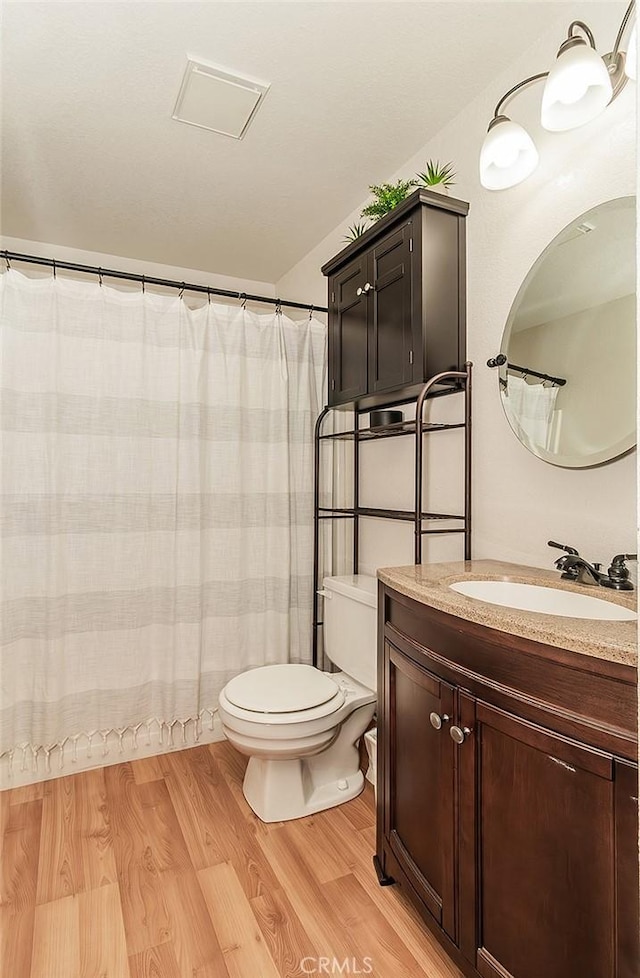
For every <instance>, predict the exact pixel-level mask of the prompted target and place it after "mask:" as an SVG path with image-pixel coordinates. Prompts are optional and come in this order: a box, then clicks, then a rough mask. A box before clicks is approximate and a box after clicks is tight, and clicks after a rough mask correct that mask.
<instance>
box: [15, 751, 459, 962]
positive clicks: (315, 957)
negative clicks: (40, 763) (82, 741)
mask: <svg viewBox="0 0 640 978" xmlns="http://www.w3.org/2000/svg"><path fill="white" fill-rule="evenodd" d="M244 766H245V761H244V758H242V757H240V755H238V754H237V753H236V752H235V751H234V750H233V748H232V747H231V746H230V745H229V744H227V743H220V744H213V745H210V746H206V747H195V748H193V749H190V750H185V751H181V752H180V753H174V754H167V755H164V756H162V757H153V758H148V759H143V760H140V761H135V762H133V763H128V764H119V765H115V766H113V767H107V768H104V769H100V770H95V771H88V772H84V773H82V774H78V775H74V776H69V777H65V778H59V779H57V780H54V781H48V782H46V783H43V784H38V785H30V786H28V787H25V788H14V789H12V790H11V791H6V792H3V794H2V797H1V799H0V801H1V803H2V807H1V817H0V827H1V832H2V849H3V853H2V887H1V898H2V942H1V954H2V958H1V961H0V974H2V975H6V976H7V978H9V976H10V978H293V976H299V978H302V976H304V975H305V974H314V973H315V974H332V973H333V974H343V975H344V974H354V973H355V974H367V973H368V974H371V975H373V976H374V978H461V975H460V972H459V971H458V969H457V968H456V967H455V966H454V965H453V964H452V963H451V962H450V961H449V960H448V959H447V957H446V955H445V954H444V952H443V951H442V950H440V948H439V947H438V945H437V944H436V943H435V941H434V940H433V939H432V938H431V937H430V935H429V934H428V933H427V932H426V931H425V929H424V927H423V925H422V924H421V923H420V921H419V919H418V917H417V915H416V914H415V912H414V911H413V909H412V908H411V907H410V905H409V904H408V903H407V902H406V901H405V899H404V898H403V896H402V895H401V894H400V893H399V892H398V891H397V889H396V888H395V887H385V888H381V887H380V886H378V883H377V880H376V878H375V874H374V871H373V867H372V863H371V856H372V853H373V851H374V848H375V828H374V807H373V792H372V790H371V788H370V787H369V786H368V785H367V788H366V789H365V792H364V793H363V794H362V795H360V797H359V798H356V799H355V800H354V801H351V802H348V803H347V804H346V805H343V806H341V807H339V808H333V809H330V810H329V811H327V812H321V813H319V814H318V815H314V816H312V817H310V818H306V819H301V820H298V821H294V822H280V823H274V824H272V825H265V824H263V823H262V822H260V821H259V819H257V818H256V817H255V815H254V814H253V812H252V811H251V810H250V809H249V807H248V805H247V804H246V802H245V801H244V798H243V797H242V778H243V775H244ZM321 958H324V959H325V962H324V963H323V962H322V961H320V960H319V959H321ZM333 959H335V963H334V961H333ZM345 961H346V962H347V963H346V965H345ZM339 969H342V970H341V971H340V970H339ZM357 969H359V970H357Z"/></svg>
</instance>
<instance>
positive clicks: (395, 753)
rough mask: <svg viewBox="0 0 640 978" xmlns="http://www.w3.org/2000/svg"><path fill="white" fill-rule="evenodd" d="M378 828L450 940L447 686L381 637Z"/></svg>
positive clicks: (450, 777)
mask: <svg viewBox="0 0 640 978" xmlns="http://www.w3.org/2000/svg"><path fill="white" fill-rule="evenodd" d="M384 654H385V659H386V663H385V667H386V669H385V675H386V677H387V682H386V688H385V696H386V698H387V702H386V704H385V710H384V716H385V718H386V730H385V731H384V749H385V751H386V757H385V767H386V770H387V771H388V772H389V777H388V780H387V783H386V784H385V786H384V790H385V793H386V794H385V799H384V834H385V837H386V839H387V840H388V843H389V845H390V847H391V849H392V851H393V854H394V856H395V857H396V859H397V860H398V862H399V864H400V866H401V868H402V869H403V871H404V872H405V873H406V875H407V877H408V878H409V880H410V882H411V885H412V886H413V888H414V889H415V891H416V892H417V894H418V896H419V897H420V898H421V900H422V902H423V904H424V906H425V907H426V909H427V910H428V911H429V913H430V914H431V915H432V916H433V917H434V918H435V920H436V921H437V922H438V924H439V925H440V926H441V927H442V928H443V930H445V931H446V933H447V934H449V936H450V937H451V938H452V939H454V940H455V906H454V882H455V873H454V787H455V786H454V749H455V745H454V743H453V741H452V739H451V737H450V736H449V727H450V725H451V718H452V716H453V709H454V693H453V688H452V687H451V686H449V685H448V684H447V683H445V682H443V681H442V680H441V679H439V678H438V677H437V676H434V675H432V673H430V672H428V671H427V670H426V669H423V668H421V667H420V666H418V665H416V664H415V662H413V661H412V660H411V659H410V658H409V657H408V656H406V655H404V654H403V653H402V652H400V651H399V649H397V648H395V646H393V645H391V644H389V643H388V642H385V647H384Z"/></svg>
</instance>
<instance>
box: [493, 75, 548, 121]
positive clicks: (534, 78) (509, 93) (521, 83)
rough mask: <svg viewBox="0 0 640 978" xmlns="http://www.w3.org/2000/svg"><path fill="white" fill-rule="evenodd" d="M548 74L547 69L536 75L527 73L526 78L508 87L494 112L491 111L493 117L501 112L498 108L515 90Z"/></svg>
mask: <svg viewBox="0 0 640 978" xmlns="http://www.w3.org/2000/svg"><path fill="white" fill-rule="evenodd" d="M548 74H549V72H548V71H541V72H539V73H538V74H537V75H529V77H528V78H524V79H523V80H522V81H519V82H518V84H517V85H514V86H513V88H510V89H509V91H508V92H505V94H504V95H503V96H502V98H501V99H500V101H499V102H498V104H497V105H496V108H495V112H494V113H493V118H494V119H496V118H497V117H498V116H499V115H500V114H501V112H500V110H501V109H502V107H503V105H504V104H505V102H507V101H508V100H509V99H510V98H511V96H512V95H515V94H516V92H519V91H520V89H521V88H524V87H525V86H526V85H531V84H533V82H537V81H540V80H541V79H542V78H546V77H547V75H548Z"/></svg>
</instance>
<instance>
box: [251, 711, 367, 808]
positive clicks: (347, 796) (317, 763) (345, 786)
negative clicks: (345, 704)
mask: <svg viewBox="0 0 640 978" xmlns="http://www.w3.org/2000/svg"><path fill="white" fill-rule="evenodd" d="M374 709H375V704H373V703H372V704H368V705H367V706H361V707H360V708H359V709H357V710H355V711H354V712H353V713H352V714H351V715H350V716H349V717H348V718H347V719H346V720H345V722H344V723H343V724H342V726H341V727H340V729H339V731H338V735H337V737H336V739H335V740H334V742H333V743H332V744H331V746H330V747H327V748H325V749H324V750H322V751H320V753H318V754H314V755H312V756H311V757H302V758H286V759H279V758H269V757H256V756H253V757H251V758H250V759H249V763H248V765H247V770H246V772H245V776H244V784H243V792H244V797H245V798H246V800H247V802H248V803H249V805H250V807H251V808H252V809H253V811H254V812H255V813H256V815H257V816H258V818H259V819H261V820H262V821H263V822H287V821H289V820H291V819H294V818H304V817H305V816H306V815H313V814H314V813H315V812H321V811H323V810H324V809H326V808H334V807H335V806H336V805H342V804H343V803H344V802H346V801H351V799H352V798H355V797H356V796H357V795H359V794H360V792H361V791H362V789H363V787H364V775H363V773H362V771H361V770H360V755H359V752H358V749H357V747H356V743H357V741H358V740H359V738H360V736H361V735H362V733H363V731H364V729H366V727H367V726H368V725H369V721H370V719H371V717H372V716H373V712H374Z"/></svg>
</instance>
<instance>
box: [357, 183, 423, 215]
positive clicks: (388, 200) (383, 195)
mask: <svg viewBox="0 0 640 978" xmlns="http://www.w3.org/2000/svg"><path fill="white" fill-rule="evenodd" d="M414 187H415V180H397V181H396V183H381V184H372V185H371V186H370V187H369V191H370V192H371V194H372V195H373V197H374V198H375V199H374V200H373V201H372V202H371V203H370V204H367V206H366V207H363V209H362V211H361V215H362V217H370V218H372V219H373V220H374V221H379V220H380V218H381V217H384V215H385V214H388V213H389V212H390V211H392V210H393V209H394V207H397V206H398V204H401V203H402V201H403V200H406V198H407V197H408V196H409V194H410V193H411V191H412V190H413V188H414Z"/></svg>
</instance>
